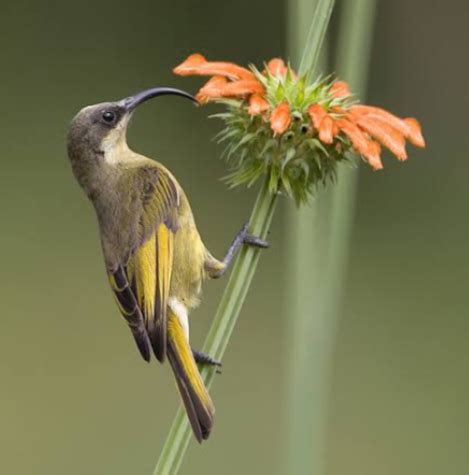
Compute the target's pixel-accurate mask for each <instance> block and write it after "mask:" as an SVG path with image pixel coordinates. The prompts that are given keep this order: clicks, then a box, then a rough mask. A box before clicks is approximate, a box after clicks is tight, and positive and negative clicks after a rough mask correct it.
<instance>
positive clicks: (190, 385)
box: [167, 310, 215, 442]
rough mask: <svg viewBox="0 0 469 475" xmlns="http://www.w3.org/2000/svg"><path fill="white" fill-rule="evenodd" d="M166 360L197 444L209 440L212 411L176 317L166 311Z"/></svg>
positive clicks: (208, 396) (213, 410)
mask: <svg viewBox="0 0 469 475" xmlns="http://www.w3.org/2000/svg"><path fill="white" fill-rule="evenodd" d="M167 352H168V359H169V362H170V364H171V368H172V369H173V372H174V376H175V378H176V383H177V386H178V389H179V392H180V394H181V398H182V402H183V403H184V407H185V408H186V412H187V417H188V418H189V422H190V423H191V426H192V430H193V432H194V435H195V438H196V439H197V441H198V442H202V441H203V440H206V439H208V437H209V435H210V432H211V430H212V427H213V419H214V415H215V408H214V406H213V402H212V400H211V398H210V395H209V394H208V392H207V389H206V388H205V385H204V383H203V381H202V378H201V376H200V373H199V370H198V368H197V364H196V362H195V360H194V357H193V356H192V351H191V348H190V346H189V343H188V341H187V338H186V335H185V334H184V330H183V329H182V326H181V324H180V323H179V320H178V318H177V316H176V315H175V314H174V313H173V312H172V311H171V310H169V311H168V347H167Z"/></svg>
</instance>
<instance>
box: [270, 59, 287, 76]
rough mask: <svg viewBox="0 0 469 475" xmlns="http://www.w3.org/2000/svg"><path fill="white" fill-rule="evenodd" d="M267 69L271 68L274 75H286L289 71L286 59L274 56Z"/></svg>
mask: <svg viewBox="0 0 469 475" xmlns="http://www.w3.org/2000/svg"><path fill="white" fill-rule="evenodd" d="M267 69H268V70H269V72H270V74H272V76H285V74H287V71H288V68H287V66H286V65H285V61H284V60H283V59H280V58H272V59H271V60H270V61H269V62H268V63H267Z"/></svg>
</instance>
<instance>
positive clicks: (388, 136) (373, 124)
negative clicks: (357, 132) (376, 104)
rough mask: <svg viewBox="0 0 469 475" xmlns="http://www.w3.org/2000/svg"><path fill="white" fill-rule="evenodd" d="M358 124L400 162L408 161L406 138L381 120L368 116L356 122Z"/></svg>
mask: <svg viewBox="0 0 469 475" xmlns="http://www.w3.org/2000/svg"><path fill="white" fill-rule="evenodd" d="M356 124H357V125H358V126H360V127H361V128H362V129H363V130H365V131H366V132H368V133H369V134H370V135H371V136H372V137H374V138H375V139H376V140H378V141H379V142H381V143H382V144H383V145H384V146H385V147H387V148H388V149H389V150H391V152H392V153H393V154H394V155H395V156H396V157H397V158H398V160H407V153H406V151H405V140H404V136H403V135H402V134H401V133H400V132H399V131H397V130H396V129H394V128H393V127H391V126H390V125H388V124H386V123H384V122H382V121H381V120H374V119H371V118H369V117H366V116H363V117H360V118H359V119H358V120H356Z"/></svg>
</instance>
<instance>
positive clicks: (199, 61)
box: [173, 54, 255, 80]
mask: <svg viewBox="0 0 469 475" xmlns="http://www.w3.org/2000/svg"><path fill="white" fill-rule="evenodd" d="M173 72H174V73H175V74H179V75H180V76H191V75H198V76H224V77H227V78H229V79H233V80H236V79H251V80H252V79H255V76H254V74H253V73H252V72H251V71H249V70H248V69H246V68H243V67H242V66H238V65H237V64H234V63H226V62H222V61H207V60H206V59H205V57H204V56H202V55H201V54H192V55H191V56H189V57H188V58H187V59H186V60H185V61H183V62H182V63H181V64H180V65H179V66H176V67H175V68H174V69H173Z"/></svg>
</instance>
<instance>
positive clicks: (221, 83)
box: [195, 76, 228, 104]
mask: <svg viewBox="0 0 469 475" xmlns="http://www.w3.org/2000/svg"><path fill="white" fill-rule="evenodd" d="M227 84H228V80H227V79H226V78H224V77H223V76H214V77H213V78H211V79H210V80H209V81H207V82H206V83H205V85H204V86H203V87H202V88H200V90H199V92H198V93H197V95H196V96H195V97H196V99H197V100H198V101H199V102H200V103H201V104H205V103H207V102H209V101H210V100H214V99H216V98H218V97H220V91H222V90H223V89H224V88H225V87H226V85H227Z"/></svg>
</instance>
